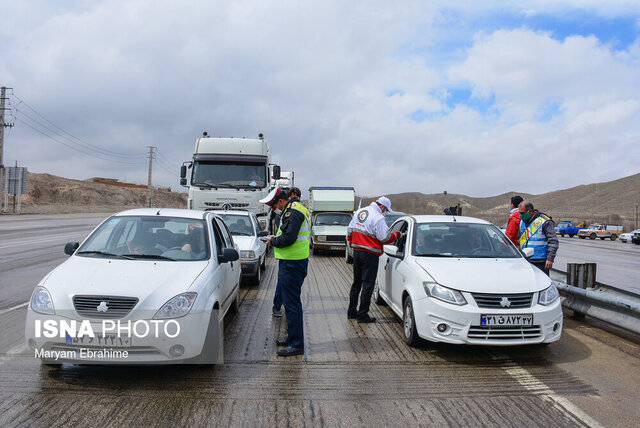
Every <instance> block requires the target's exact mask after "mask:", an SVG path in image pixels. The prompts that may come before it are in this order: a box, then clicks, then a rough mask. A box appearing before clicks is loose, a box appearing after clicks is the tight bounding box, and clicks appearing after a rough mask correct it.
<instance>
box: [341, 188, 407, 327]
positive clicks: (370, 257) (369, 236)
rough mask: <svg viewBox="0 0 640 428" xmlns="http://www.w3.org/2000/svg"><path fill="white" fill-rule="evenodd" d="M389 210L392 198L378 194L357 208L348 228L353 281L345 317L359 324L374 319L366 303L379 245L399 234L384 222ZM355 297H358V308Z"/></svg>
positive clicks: (375, 269)
mask: <svg viewBox="0 0 640 428" xmlns="http://www.w3.org/2000/svg"><path fill="white" fill-rule="evenodd" d="M390 211H391V201H390V200H389V198H387V197H386V196H381V197H380V198H378V199H377V200H376V201H375V202H372V203H371V205H369V206H368V207H365V208H362V209H360V210H358V211H357V212H356V213H355V215H354V216H353V219H352V220H351V223H349V227H348V228H347V239H348V240H349V243H350V244H351V247H352V248H353V284H352V285H351V291H350V292H349V309H348V310H347V318H349V319H354V318H357V319H358V322H361V323H370V322H375V321H376V319H375V318H373V317H371V316H369V306H370V305H371V294H372V293H373V286H374V284H375V282H376V275H377V273H378V258H379V257H380V256H381V255H382V246H383V245H384V244H390V243H392V242H394V241H395V240H396V239H398V238H400V236H402V234H401V233H400V232H393V233H391V232H390V231H389V226H387V223H386V222H385V221H384V215H385V213H387V212H390ZM360 290H362V294H360ZM358 297H360V307H359V308H358Z"/></svg>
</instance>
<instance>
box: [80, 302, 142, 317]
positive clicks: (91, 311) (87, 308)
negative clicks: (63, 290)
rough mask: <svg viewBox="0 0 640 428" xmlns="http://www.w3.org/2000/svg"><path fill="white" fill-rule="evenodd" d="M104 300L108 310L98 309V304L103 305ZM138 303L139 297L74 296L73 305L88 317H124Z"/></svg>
mask: <svg viewBox="0 0 640 428" xmlns="http://www.w3.org/2000/svg"><path fill="white" fill-rule="evenodd" d="M102 302H104V303H105V305H106V307H107V310H106V311H98V306H101V305H102ZM136 303H138V298H137V297H117V296H73V307H74V308H76V311H77V312H78V314H80V315H82V316H84V317H87V318H101V319H111V318H123V317H125V316H127V314H128V313H129V312H131V309H133V307H134V306H135V305H136ZM103 306H104V305H103Z"/></svg>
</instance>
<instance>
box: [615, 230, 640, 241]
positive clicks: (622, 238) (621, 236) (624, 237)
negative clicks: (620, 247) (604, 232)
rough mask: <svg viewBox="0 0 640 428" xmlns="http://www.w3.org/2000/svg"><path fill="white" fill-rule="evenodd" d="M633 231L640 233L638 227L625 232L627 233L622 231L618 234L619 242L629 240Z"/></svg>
mask: <svg viewBox="0 0 640 428" xmlns="http://www.w3.org/2000/svg"><path fill="white" fill-rule="evenodd" d="M634 233H639V234H640V229H636V230H632V231H631V232H627V233H623V234H621V235H620V237H619V238H618V239H619V240H620V242H624V243H627V242H631V238H633V234H634Z"/></svg>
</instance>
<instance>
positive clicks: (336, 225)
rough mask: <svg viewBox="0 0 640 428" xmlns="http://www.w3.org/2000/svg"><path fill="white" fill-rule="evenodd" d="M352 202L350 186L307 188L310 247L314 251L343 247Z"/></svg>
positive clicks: (352, 189) (352, 196)
mask: <svg viewBox="0 0 640 428" xmlns="http://www.w3.org/2000/svg"><path fill="white" fill-rule="evenodd" d="M354 204H355V190H354V188H353V187H310V188H309V211H310V212H311V247H312V248H313V254H318V251H339V252H342V251H344V250H345V247H346V239H345V236H346V234H347V228H348V227H349V223H350V222H351V217H352V215H353V209H354Z"/></svg>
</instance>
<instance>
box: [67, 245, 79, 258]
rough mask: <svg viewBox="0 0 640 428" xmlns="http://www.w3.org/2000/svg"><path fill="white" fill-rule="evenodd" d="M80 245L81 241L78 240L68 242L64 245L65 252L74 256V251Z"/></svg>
mask: <svg viewBox="0 0 640 428" xmlns="http://www.w3.org/2000/svg"><path fill="white" fill-rule="evenodd" d="M79 246H80V243H78V242H67V243H66V244H65V245H64V253H65V254H68V255H70V256H72V255H73V253H75V252H76V250H77V249H78V247H79Z"/></svg>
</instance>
